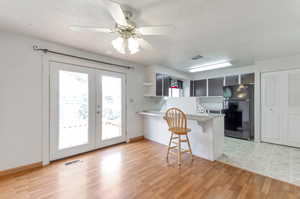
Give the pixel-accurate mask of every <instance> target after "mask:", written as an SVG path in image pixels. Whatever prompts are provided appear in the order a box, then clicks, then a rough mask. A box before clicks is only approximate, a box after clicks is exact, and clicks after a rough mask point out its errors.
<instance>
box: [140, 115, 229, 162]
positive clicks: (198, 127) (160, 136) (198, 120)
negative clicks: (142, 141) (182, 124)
mask: <svg viewBox="0 0 300 199" xmlns="http://www.w3.org/2000/svg"><path fill="white" fill-rule="evenodd" d="M138 114H140V115H142V116H143V118H144V136H145V138H146V139H149V140H152V141H155V142H158V143H161V144H164V145H168V142H169V139H170V135H171V134H170V132H169V131H168V125H167V123H166V121H165V120H164V119H163V116H164V114H165V113H164V112H161V111H142V112H139V113H138ZM187 119H188V128H190V129H191V132H190V133H189V139H190V142H191V146H192V151H193V155H195V156H198V157H201V158H205V159H208V160H211V161H214V160H216V159H218V158H219V157H220V156H221V155H222V154H223V145H224V116H223V115H222V114H205V113H204V114H199V113H193V114H189V113H188V114H187Z"/></svg>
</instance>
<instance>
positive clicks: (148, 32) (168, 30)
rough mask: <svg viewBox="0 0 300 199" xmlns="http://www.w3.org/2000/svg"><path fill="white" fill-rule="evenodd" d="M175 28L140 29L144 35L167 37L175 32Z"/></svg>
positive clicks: (146, 27) (149, 27) (150, 27)
mask: <svg viewBox="0 0 300 199" xmlns="http://www.w3.org/2000/svg"><path fill="white" fill-rule="evenodd" d="M174 29H175V28H174V26H171V25H170V26H145V27H140V28H138V31H139V32H140V33H141V34H142V35H167V34H170V33H172V31H174Z"/></svg>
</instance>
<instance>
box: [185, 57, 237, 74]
mask: <svg viewBox="0 0 300 199" xmlns="http://www.w3.org/2000/svg"><path fill="white" fill-rule="evenodd" d="M229 66H232V64H231V63H230V62H229V61H227V60H220V61H217V62H212V63H207V64H202V65H197V66H193V67H190V69H189V72H191V73H195V72H202V71H207V70H214V69H219V68H225V67H229Z"/></svg>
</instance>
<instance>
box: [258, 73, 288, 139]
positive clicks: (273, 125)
mask: <svg viewBox="0 0 300 199" xmlns="http://www.w3.org/2000/svg"><path fill="white" fill-rule="evenodd" d="M261 86H262V87H261V88H262V90H261V95H262V132H261V139H262V141H264V142H271V143H276V144H282V135H281V128H282V126H281V111H280V110H281V99H280V97H281V94H280V93H281V91H282V90H283V89H282V73H277V72H274V73H273V72H272V73H263V74H262V82H261Z"/></svg>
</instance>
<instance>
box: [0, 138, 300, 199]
mask: <svg viewBox="0 0 300 199" xmlns="http://www.w3.org/2000/svg"><path fill="white" fill-rule="evenodd" d="M166 149H167V148H166V147H165V146H162V145H160V144H157V143H153V142H150V141H146V140H144V141H140V142H136V143H132V144H121V145H117V146H114V147H110V148H106V149H102V150H99V151H95V152H91V153H87V154H84V155H80V156H77V157H73V158H69V159H67V160H61V161H57V162H55V163H52V164H51V165H50V166H48V167H45V168H42V169H37V170H34V171H32V172H26V173H22V174H18V175H15V176H11V177H7V178H4V179H0V198H1V199H7V198H9V199H19V198H22V199H27V198H30V199H35V198H47V199H50V198H55V199H68V198H71V199H94V198H101V199H102V198H103V199H110V198H118V199H119V198H137V199H143V198H151V199H156V198H158V199H159V198H201V199H204V198H205V199H231V198H238V199H245V198H247V199H248V198H249V199H250V198H257V199H264V198H268V199H277V198H280V199H281V198H283V199H294V198H300V188H299V187H296V186H294V185H290V184H287V183H284V182H280V181H277V180H273V179H271V178H268V177H263V176H260V175H256V174H253V173H250V172H247V171H244V170H241V169H238V168H234V167H231V166H228V165H225V164H222V163H219V162H209V161H207V160H203V159H200V158H195V160H194V162H193V164H192V165H190V164H189V159H188V156H187V157H186V159H184V160H183V166H182V168H181V169H179V168H177V165H176V163H175V160H174V159H173V160H172V159H171V161H173V162H174V164H172V165H169V166H168V165H167V164H166V162H165V154H166ZM76 159H80V160H81V162H79V163H76V164H71V165H69V166H66V165H65V164H64V163H65V162H68V161H71V160H76Z"/></svg>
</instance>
